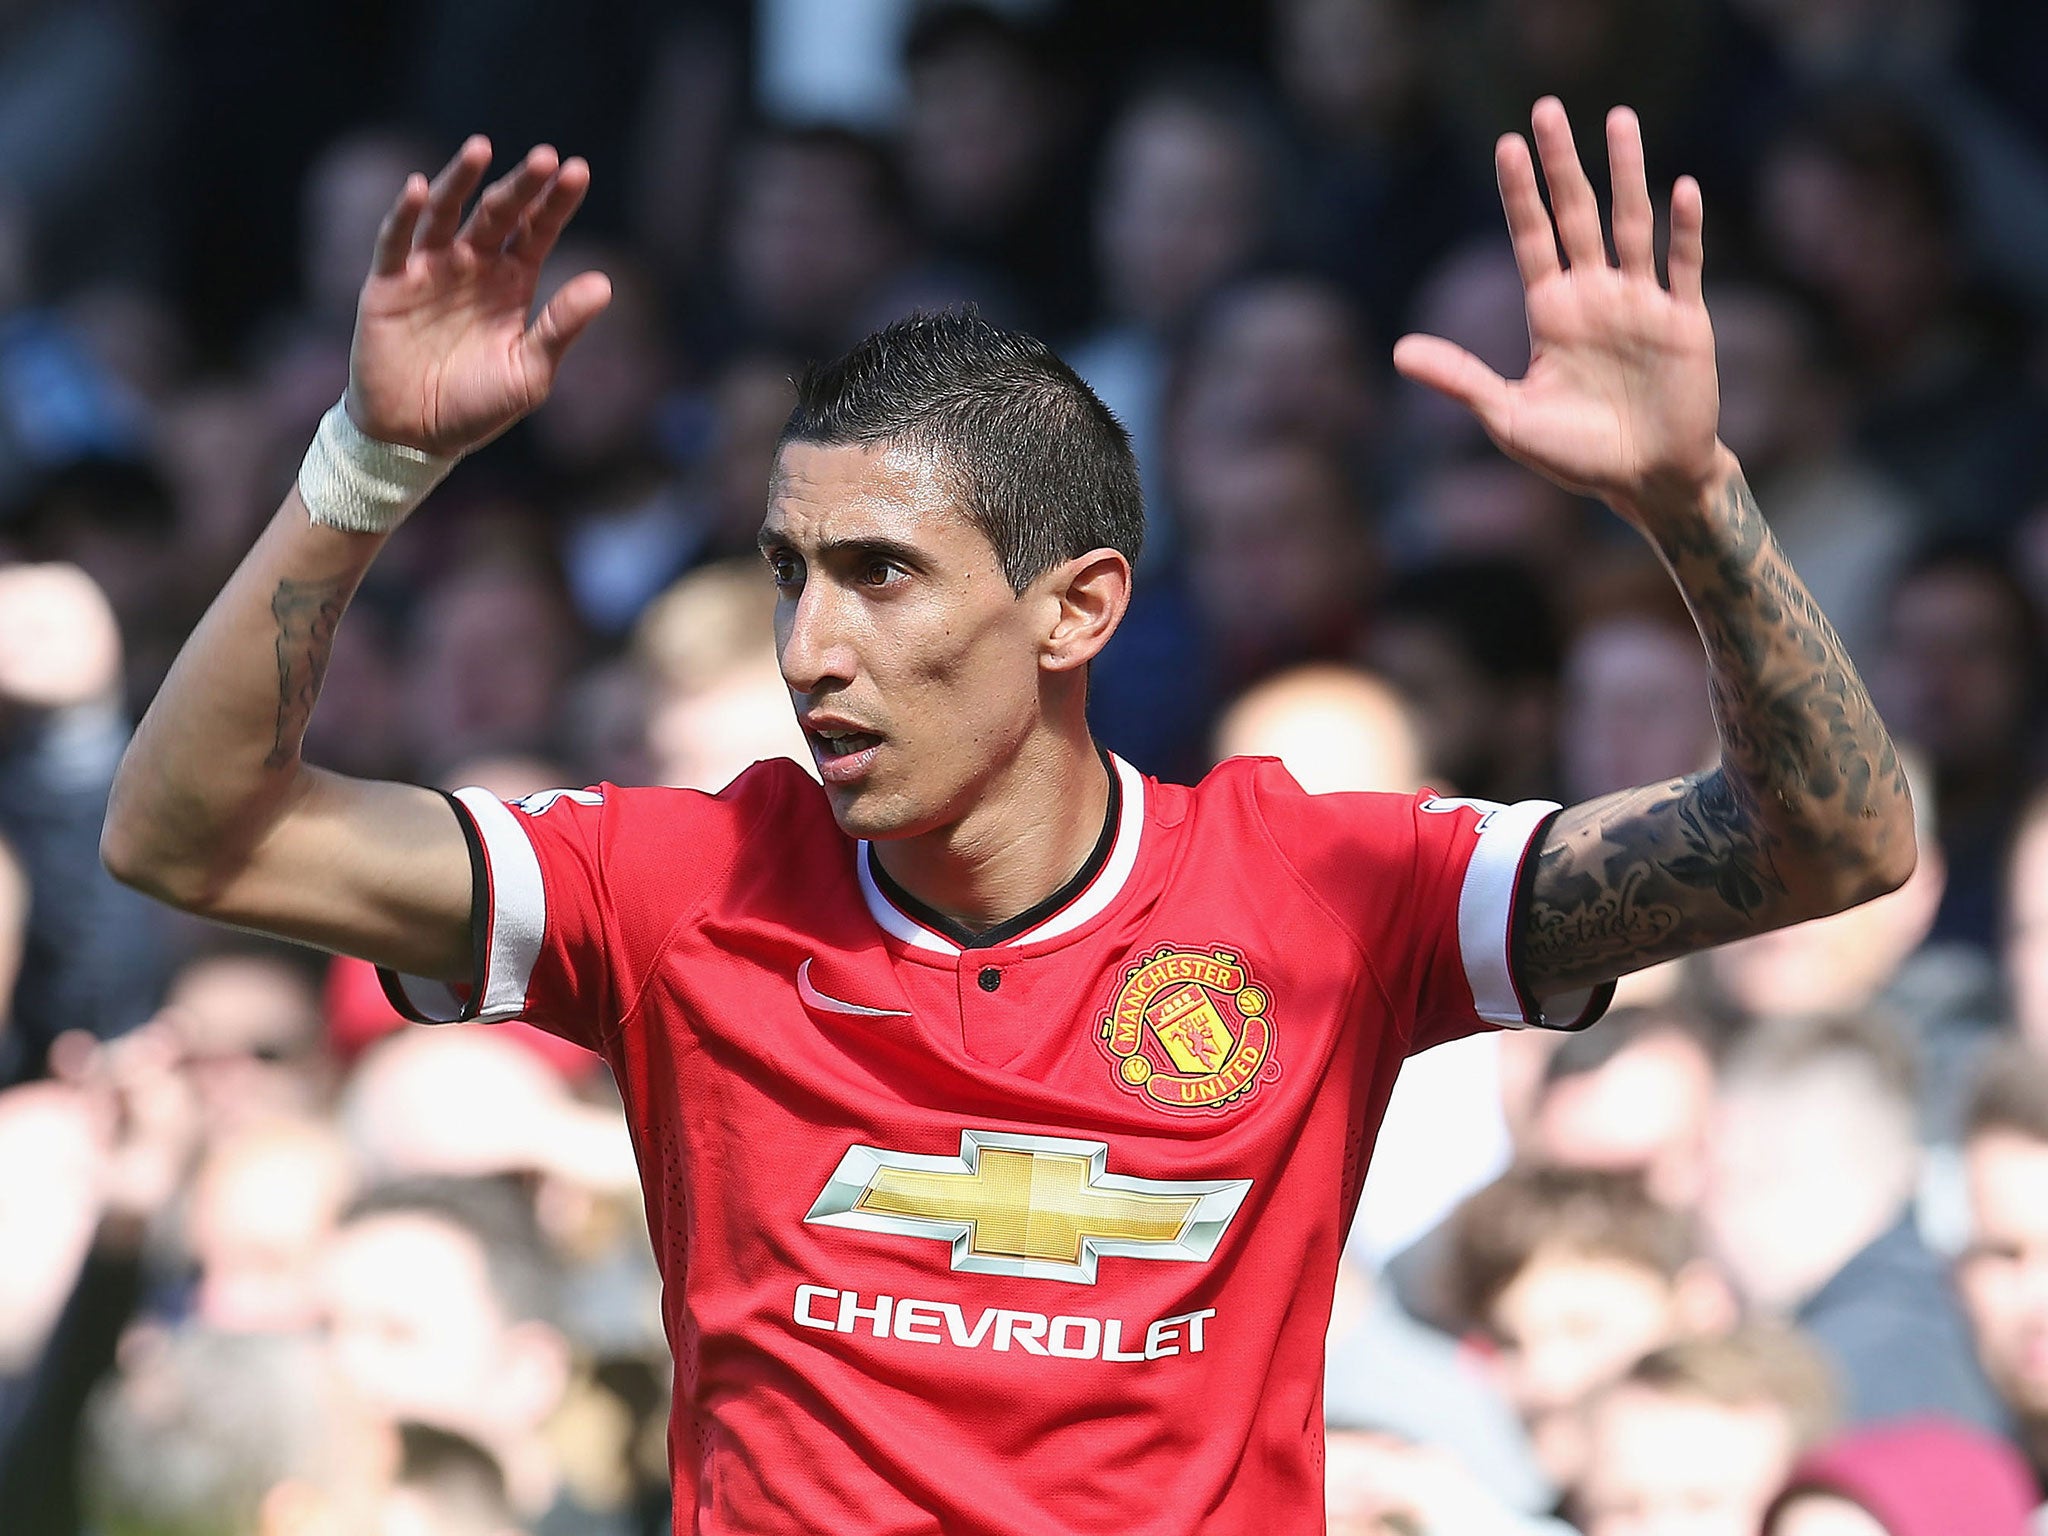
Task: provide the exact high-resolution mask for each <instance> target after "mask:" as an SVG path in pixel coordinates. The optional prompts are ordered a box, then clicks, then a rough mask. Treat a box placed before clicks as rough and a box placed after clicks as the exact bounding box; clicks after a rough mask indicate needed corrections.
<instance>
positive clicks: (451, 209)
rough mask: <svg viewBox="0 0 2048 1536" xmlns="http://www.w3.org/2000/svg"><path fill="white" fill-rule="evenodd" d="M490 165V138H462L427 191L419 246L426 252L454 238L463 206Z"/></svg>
mask: <svg viewBox="0 0 2048 1536" xmlns="http://www.w3.org/2000/svg"><path fill="white" fill-rule="evenodd" d="M490 168H491V141H490V140H489V139H487V138H485V137H484V136H483V135H482V134H480V133H473V134H471V135H470V136H469V137H468V138H467V139H465V140H463V141H462V148H460V149H458V150H457V151H456V152H455V158H454V159H453V160H450V161H449V162H448V163H447V164H446V165H444V166H442V167H441V174H440V175H438V176H436V177H435V178H434V184H433V186H432V187H430V188H429V189H428V192H427V210H426V218H425V219H424V220H422V221H421V224H420V232H419V248H420V249H421V250H423V251H429V250H433V249H435V248H436V247H437V246H444V245H446V244H447V243H448V242H449V241H450V240H452V239H454V238H455V226H456V225H457V224H459V223H461V221H462V205H463V204H464V203H466V202H468V201H469V194H470V193H472V192H474V191H475V190H476V189H477V183H479V182H480V181H482V180H483V179H484V172H485V171H487V170H489V169H490Z"/></svg>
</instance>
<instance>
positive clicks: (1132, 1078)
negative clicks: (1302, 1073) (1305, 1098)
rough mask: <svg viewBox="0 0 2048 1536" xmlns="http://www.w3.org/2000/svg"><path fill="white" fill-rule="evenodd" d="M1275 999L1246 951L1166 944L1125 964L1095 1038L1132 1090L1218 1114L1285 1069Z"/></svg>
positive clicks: (1184, 1109) (1185, 1109)
mask: <svg viewBox="0 0 2048 1536" xmlns="http://www.w3.org/2000/svg"><path fill="white" fill-rule="evenodd" d="M1271 1001H1272V999H1271V998H1270V997H1269V996H1268V995H1267V992H1266V990H1265V988H1263V987H1261V986H1259V985H1258V984H1257V983H1256V982H1255V981H1254V980H1253V979H1252V975H1251V972H1250V971H1249V970H1248V969H1247V968H1246V966H1245V963H1244V958H1243V956H1241V955H1238V954H1236V953H1234V952H1232V951H1230V950H1227V949H1193V948H1181V947H1178V946H1176V945H1172V944H1168V945H1164V946H1162V947H1161V948H1159V949H1156V950H1154V951H1153V952H1152V953H1151V954H1149V955H1146V956H1144V957H1143V958H1142V959H1140V960H1138V961H1137V962H1136V963H1134V964H1132V965H1130V966H1127V967H1126V968H1125V970H1124V976H1123V983H1122V985H1121V986H1120V987H1119V988H1118V989H1117V994H1116V1001H1115V1002H1113V1003H1112V1004H1111V1005H1110V1008H1109V1011H1108V1012H1107V1013H1105V1014H1104V1015H1103V1016H1102V1018H1101V1021H1100V1028H1099V1029H1098V1031H1097V1037H1096V1038H1097V1039H1098V1041H1099V1042H1100V1043H1101V1045H1102V1048H1103V1049H1104V1050H1105V1051H1107V1052H1108V1053H1109V1056H1110V1059H1111V1060H1112V1061H1113V1062H1115V1063H1116V1071H1117V1081H1118V1082H1119V1083H1120V1084H1121V1085H1122V1086H1123V1087H1124V1089H1125V1090H1126V1091H1128V1092H1131V1093H1135V1094H1138V1095H1141V1096H1142V1097H1144V1098H1146V1099H1148V1100H1150V1101H1151V1102H1152V1103H1154V1104H1156V1105H1158V1106H1159V1107H1160V1108H1161V1109H1167V1110H1172V1111H1174V1112H1175V1113H1177V1114H1219V1113H1221V1112H1222V1111H1223V1110H1225V1109H1226V1108H1228V1107H1229V1106H1231V1105H1233V1104H1239V1103H1242V1102H1243V1101H1244V1100H1245V1099H1246V1098H1248V1097H1250V1096H1251V1095H1252V1094H1253V1093H1255V1092H1256V1091H1257V1090H1258V1086H1259V1084H1261V1083H1269V1082H1271V1081H1273V1079H1274V1078H1276V1077H1278V1076H1279V1075H1280V1063H1279V1062H1278V1061H1276V1060H1274V1058H1273V1041H1274V1031H1273V1021H1272V1019H1271V1018H1270V1016H1269V1015H1268V1012H1267V1010H1268V1007H1269V1006H1270V1004H1271Z"/></svg>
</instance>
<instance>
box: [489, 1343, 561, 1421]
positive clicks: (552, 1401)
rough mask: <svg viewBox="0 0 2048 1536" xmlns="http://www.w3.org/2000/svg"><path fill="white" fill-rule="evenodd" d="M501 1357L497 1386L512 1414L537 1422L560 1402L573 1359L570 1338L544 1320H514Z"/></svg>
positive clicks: (502, 1346) (559, 1404)
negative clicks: (501, 1371) (521, 1321)
mask: <svg viewBox="0 0 2048 1536" xmlns="http://www.w3.org/2000/svg"><path fill="white" fill-rule="evenodd" d="M500 1358H501V1361H502V1365H503V1374H502V1375H501V1377H500V1378H499V1380H500V1387H501V1390H502V1391H503V1392H504V1393H505V1394H506V1406H507V1407H508V1408H509V1409H510V1410H511V1416H512V1417H516V1418H517V1419H519V1420H520V1421H521V1422H522V1423H526V1424H536V1425H537V1424H539V1423H541V1422H542V1421H543V1420H545V1419H546V1418H548V1416H549V1415H551V1414H552V1413H553V1412H554V1411H555V1410H556V1409H557V1408H558V1407H560V1406H561V1403H562V1399H563V1397H564V1396H566V1395H567V1393H568V1390H569V1375H570V1371H571V1368H572V1363H571V1360H570V1350H569V1341H568V1340H567V1339H566V1338H564V1337H563V1336H562V1334H561V1333H560V1331H559V1330H557V1329H555V1328H554V1327H552V1326H551V1325H549V1324H547V1323H543V1322H536V1321H528V1322H523V1323H514V1324H513V1325H512V1326H511V1327H509V1328H507V1329H506V1330H505V1333H504V1337H503V1340H502V1343H501V1345H500Z"/></svg>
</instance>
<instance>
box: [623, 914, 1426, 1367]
mask: <svg viewBox="0 0 2048 1536" xmlns="http://www.w3.org/2000/svg"><path fill="white" fill-rule="evenodd" d="M1211 884H1212V882H1201V883H1199V884H1198V886H1197V888H1196V891H1195V893H1194V894H1193V895H1192V896H1189V895H1186V894H1181V895H1178V896H1176V893H1175V892H1174V891H1173V890H1172V889H1171V888H1170V887H1168V888H1162V889H1160V890H1157V891H1155V892H1151V893H1148V899H1139V900H1133V901H1131V902H1129V903H1126V904H1125V905H1124V906H1122V907H1121V908H1119V909H1117V910H1115V911H1113V912H1111V913H1110V914H1108V915H1107V916H1106V918H1105V920H1104V921H1103V922H1101V923H1099V924H1097V925H1095V926H1093V927H1092V928H1091V929H1090V930H1088V931H1087V932H1085V933H1082V934H1079V935H1076V936H1074V937H1072V938H1071V939H1070V940H1069V941H1067V942H1064V943H1059V944H1055V945H1046V946H1028V945H1027V946H1024V947H1021V948H1016V949H1010V948H997V949H988V950H968V951H966V952H964V953H961V954H957V955H945V954H937V953H931V952H926V951H920V950H918V949H916V948H914V947H911V946H906V945H902V944H897V943H890V942H885V940H884V938H883V936H881V935H880V934H878V932H877V931H876V927H875V924H874V922H873V920H872V919H871V917H870V916H869V914H868V912H867V911H866V910H865V908H863V907H862V906H860V905H859V903H858V899H857V898H855V899H852V900H837V901H831V900H827V901H820V900H819V899H818V893H817V892H812V893H810V899H809V901H808V902H807V903H806V904H805V906H804V907H803V908H802V909H801V910H793V909H792V910H789V911H787V913H786V918H787V920H785V921H777V920H776V918H777V917H782V916H784V915H785V914H783V913H778V912H777V911H776V909H775V908H774V907H773V906H771V905H768V904H766V903H763V902H761V901H758V900H754V901H749V902H747V903H746V904H745V905H744V907H743V908H741V910H744V911H745V912H746V913H747V916H746V917H745V918H744V919H743V920H739V921H734V922H730V923H726V922H721V921H719V920H718V919H717V918H716V916H715V915H714V916H713V917H712V918H711V919H710V920H708V921H706V922H705V923H704V924H702V925H701V927H700V928H699V929H698V930H697V931H695V932H694V933H693V934H692V935H691V936H690V938H689V940H688V941H687V943H686V944H685V945H683V946H682V947H680V948H679V949H678V951H677V953H676V954H675V955H674V956H673V958H672V962H671V963H670V964H668V965H667V966H665V967H664V969H663V970H662V971H661V972H660V973H659V974H657V976H656V977H655V978H654V979H653V981H652V982H651V983H650V990H651V991H652V992H654V994H655V995H653V996H650V997H649V998H647V999H644V1000H643V1003H642V1007H641V1014H642V1027H641V1029H640V1030H639V1031H637V1032H636V1034H637V1036H638V1038H639V1039H641V1040H643V1041H647V1042H648V1043H649V1044H650V1045H652V1044H654V1043H655V1042H662V1048H663V1049H665V1050H666V1051H667V1052H668V1053H670V1054H671V1057H672V1060H671V1062H670V1064H669V1065H668V1066H667V1067H666V1068H665V1069H664V1068H663V1067H661V1066H658V1065H655V1066H651V1067H650V1069H649V1070H648V1071H646V1073H645V1074H644V1075H641V1085H642V1087H641V1091H642V1092H645V1093H649V1094H656V1095H659V1094H663V1093H665V1092H666V1093H672V1094H673V1095H674V1099H673V1102H667V1103H663V1102H650V1103H646V1104H643V1105H638V1106H635V1111H636V1113H635V1118H636V1119H639V1120H641V1121H643V1123H644V1124H645V1125H646V1126H647V1130H646V1132H645V1135H646V1136H648V1137H650V1138H651V1139H652V1140H653V1141H655V1142H656V1143H657V1144H658V1147H659V1152H658V1155H657V1156H656V1157H654V1158H651V1159H650V1158H649V1156H648V1148H647V1147H646V1146H644V1145H643V1162H648V1163H650V1165H651V1169H658V1171H659V1178H660V1179H661V1180H662V1181H664V1182H666V1183H667V1184H669V1185H670V1186H672V1188H673V1193H674V1195H675V1198H676V1201H677V1206H676V1209H677V1214H679V1215H683V1214H685V1213H686V1222H687V1227H688V1230H689V1231H690V1232H691V1233H692V1234H693V1239H692V1241H691V1243H690V1245H689V1246H690V1248H691V1249H692V1250H693V1256H692V1258H691V1261H690V1263H691V1267H692V1269H693V1271H694V1273H693V1274H692V1277H691V1289H692V1292H693V1297H694V1301H693V1304H695V1305H697V1306H699V1307H700V1308H704V1309H709V1310H710V1311H711V1312H714V1313H715V1312H716V1311H718V1310H719V1309H720V1308H723V1307H726V1306H730V1307H731V1308H732V1309H733V1313H732V1316H731V1317H730V1318H729V1319H728V1320H727V1322H728V1324H729V1326H731V1327H732V1328H734V1329H736V1330H741V1331H744V1330H745V1329H746V1328H748V1327H749V1326H754V1327H762V1326H765V1327H770V1328H774V1329H776V1330H778V1331H784V1332H786V1330H787V1329H788V1328H789V1326H790V1325H791V1324H794V1325H795V1326H796V1327H798V1328H799V1329H804V1328H818V1327H825V1328H829V1329H831V1330H836V1331H840V1332H849V1331H850V1332H854V1333H859V1334H862V1336H863V1338H864V1339H865V1338H866V1337H867V1336H868V1335H871V1334H873V1333H874V1331H875V1329H876V1327H877V1326H878V1325H877V1323H876V1321H875V1317H874V1313H873V1308H874V1307H875V1306H876V1305H877V1303H876V1302H875V1301H874V1300H873V1298H875V1297H877V1296H882V1297H887V1298H891V1305H892V1307H893V1308H895V1309H896V1311H895V1314H894V1317H893V1319H890V1320H885V1321H883V1322H882V1323H881V1324H880V1325H879V1326H880V1328H881V1329H882V1331H883V1332H885V1333H887V1332H890V1331H891V1330H893V1329H895V1328H898V1327H901V1328H904V1329H907V1330H909V1333H908V1339H909V1340H912V1341H917V1342H925V1341H927V1340H928V1339H932V1338H936V1339H938V1340H940V1341H946V1340H952V1341H954V1342H956V1343H958V1342H960V1341H967V1342H966V1344H965V1345H964V1347H972V1348H976V1349H981V1350H989V1349H995V1348H996V1345H995V1344H994V1343H992V1342H991V1340H993V1339H996V1338H998V1337H1000V1334H999V1333H998V1334H993V1335H991V1334H977V1333H976V1331H975V1329H976V1326H977V1319H982V1318H989V1317H995V1316H997V1315H998V1314H1003V1313H1006V1312H1010V1313H1015V1314H1017V1315H1018V1316H1021V1317H1023V1318H1025V1319H1027V1320H1028V1319H1034V1318H1035V1319H1043V1320H1045V1321H1046V1324H1047V1326H1050V1325H1051V1323H1052V1322H1053V1321H1056V1320H1057V1319H1058V1318H1060V1317H1062V1316H1068V1317H1074V1318H1079V1319H1082V1321H1081V1322H1076V1323H1073V1324H1071V1325H1070V1326H1069V1327H1068V1329H1067V1335H1068V1337H1067V1340H1066V1342H1075V1341H1081V1340H1090V1341H1093V1342H1092V1344H1091V1347H1093V1348H1097V1349H1099V1348H1101V1347H1103V1346H1102V1342H1101V1341H1102V1340H1103V1339H1104V1338H1105V1337H1106V1338H1108V1339H1110V1340H1112V1341H1115V1340H1117V1339H1118V1338H1119V1337H1121V1338H1123V1339H1124V1340H1126V1341H1127V1340H1128V1338H1129V1337H1131V1336H1132V1333H1131V1330H1136V1331H1137V1334H1138V1335H1142V1334H1143V1333H1144V1332H1145V1331H1146V1330H1149V1329H1150V1328H1151V1327H1152V1325H1153V1324H1155V1323H1158V1322H1159V1320H1160V1319H1162V1318H1169V1317H1176V1316H1184V1315H1188V1314H1193V1313H1198V1312H1200V1311H1201V1310H1202V1308H1203V1306H1204V1304H1205V1303H1207V1302H1212V1301H1216V1300H1217V1299H1218V1297H1219V1296H1220V1291H1221V1289H1222V1287H1223V1282H1224V1278H1225V1276H1227V1275H1228V1274H1230V1273H1231V1272H1233V1270H1234V1269H1235V1268H1236V1262H1235V1261H1236V1260H1237V1258H1238V1257H1240V1256H1241V1255H1243V1254H1244V1253H1247V1252H1252V1251H1257V1252H1258V1253H1259V1254H1260V1258H1259V1262H1258V1263H1257V1264H1256V1265H1254V1266H1252V1267H1251V1268H1252V1271H1254V1272H1256V1273H1258V1274H1264V1275H1273V1276H1281V1277H1286V1276H1299V1275H1300V1274H1301V1273H1302V1269H1301V1267H1300V1266H1302V1265H1304V1264H1310V1263H1311V1262H1312V1261H1311V1258H1310V1255H1311V1253H1312V1252H1315V1253H1318V1254H1320V1255H1321V1257H1318V1258H1316V1259H1315V1260H1314V1261H1313V1263H1315V1264H1318V1265H1319V1264H1320V1263H1321V1262H1322V1261H1323V1258H1330V1259H1331V1260H1332V1261H1333V1253H1334V1244H1335V1243H1336V1242H1337V1241H1338V1237H1339V1233H1340V1231H1341V1211H1342V1210H1343V1209H1345V1208H1347V1206H1348V1201H1349V1199H1350V1198H1352V1197H1353V1196H1355V1187H1354V1186H1355V1175H1356V1174H1357V1172H1358V1171H1359V1170H1357V1168H1356V1166H1355V1165H1356V1164H1357V1163H1358V1162H1359V1161H1361V1156H1360V1151H1359V1147H1360V1143H1361V1139H1362V1136H1363V1132H1364V1129H1365V1125H1366V1122H1367V1121H1368V1120H1369V1119H1370V1118H1373V1117H1374V1111H1372V1110H1371V1108H1370V1106H1371V1102H1372V1100H1373V1099H1374V1097H1375V1094H1376V1093H1377V1092H1378V1088H1379V1078H1380V1077H1381V1075H1382V1074H1383V1073H1385V1074H1390V1073H1391V1063H1390V1062H1389V1061H1387V1060H1386V1059H1385V1058H1386V1057H1387V1056H1388V1050H1387V1049H1386V1042H1387V1040H1388V1039H1389V1038H1391V1034H1390V1030H1389V1028H1388V1021H1387V1020H1386V1019H1385V1018H1384V1015H1383V1005H1382V1004H1381V1002H1380V1000H1379V994H1378V991H1377V988H1376V986H1375V985H1374V983H1373V981H1372V979H1371V976H1370V973H1369V972H1368V971H1367V970H1366V969H1365V968H1364V966H1363V965H1362V963H1361V961H1360V960H1359V958H1358V957H1357V955H1356V953H1355V950H1354V948H1353V947H1352V946H1351V945H1350V943H1349V941H1348V940H1346V939H1345V938H1344V937H1343V935H1342V934H1341V932H1340V931H1339V930H1338V929H1337V928H1336V927H1335V925H1334V924H1333V923H1332V922H1331V921H1330V920H1329V919H1328V917H1327V916H1326V915H1325V914H1323V913H1322V912H1321V911H1320V910H1319V909H1318V908H1316V907H1314V906H1313V905H1312V904H1308V903H1302V902H1299V901H1296V900H1292V899H1289V898H1290V896H1291V894H1292V893H1290V892H1288V891H1285V890H1279V889H1269V890H1267V891H1265V892H1263V893H1261V892H1257V891H1248V890H1244V889H1241V888H1239V889H1228V890H1212V889H1211V888H1210V886H1211ZM1261 897H1263V899H1261ZM764 912H765V913H766V914H768V915H766V916H764ZM636 1075H639V1074H636ZM1388 1080H1389V1081H1390V1076H1389V1078H1388ZM630 1093H631V1090H629V1095H630ZM650 1193H652V1191H651V1192H650ZM1325 1250H1327V1252H1325ZM770 1277H772V1278H770ZM727 1282H733V1284H732V1285H728V1284H727ZM756 1287H759V1289H758V1290H757V1289H755V1288H756ZM1076 1287H1087V1288H1089V1291H1090V1292H1092V1299H1093V1304H1092V1306H1091V1305H1087V1304H1082V1303H1083V1302H1085V1301H1086V1299H1087V1298H1086V1297H1085V1296H1083V1293H1079V1292H1077V1291H1076V1289H1075V1288H1076ZM1242 1288H1243V1287H1242V1285H1240V1287H1239V1289H1242ZM1112 1297H1113V1298H1115V1301H1114V1304H1113V1305H1112V1304H1109V1303H1110V1298H1112ZM848 1298H866V1299H865V1300H850V1299H848ZM906 1300H908V1301H909V1302H910V1303H911V1305H912V1306H913V1308H914V1309H915V1308H917V1307H918V1306H920V1305H924V1306H926V1308H927V1309H926V1310H925V1311H922V1312H918V1311H915V1310H914V1311H913V1313H912V1318H913V1321H911V1322H908V1323H905V1322H903V1321H902V1318H903V1314H902V1312H901V1310H900V1309H901V1306H902V1304H903V1303H904V1302H905V1301H906ZM863 1307H865V1308H867V1309H868V1310H866V1311H865V1312H863V1311H859V1310H858V1309H860V1308H863ZM930 1308H937V1309H939V1310H938V1311H931V1310H929V1309H930ZM842 1312H844V1315H842ZM935 1318H936V1319H939V1320H940V1321H938V1322H934V1319H935ZM1091 1318H1092V1319H1094V1320H1095V1322H1092V1323H1091V1322H1089V1321H1087V1320H1088V1319H1091ZM750 1320H751V1321H750ZM700 1321H701V1322H703V1323H705V1324H707V1325H709V1326H710V1327H711V1328H712V1329H713V1330H714V1331H716V1329H717V1328H718V1327H719V1323H718V1321H717V1319H716V1318H715V1317H713V1316H704V1317H702V1318H700ZM1098 1323H1099V1325H1100V1326H1099V1327H1097V1326H1096V1325H1097V1324H1098ZM842 1325H844V1326H842ZM956 1325H957V1326H956ZM1112 1325H1115V1326H1114V1327H1112ZM1198 1332H1199V1330H1198ZM897 1342H901V1341H897ZM1048 1342H1049V1341H1048ZM1168 1342H1170V1341H1168V1340H1165V1339H1163V1338H1162V1339H1156V1340H1155V1344H1156V1345H1157V1346H1158V1347H1159V1348H1160V1349H1164V1348H1165V1347H1166V1344H1167V1343H1168ZM1188 1342H1189V1341H1188V1340H1186V1339H1183V1340H1182V1343H1183V1345H1185V1344H1187V1343H1188ZM1202 1342H1203V1344H1204V1345H1205V1347H1206V1345H1207V1342H1208V1341H1207V1339H1206V1338H1205V1339H1204V1340H1203V1341H1202ZM1117 1347H1121V1348H1123V1349H1125V1351H1126V1353H1128V1349H1129V1346H1128V1343H1127V1342H1125V1343H1124V1344H1122V1345H1119V1346H1117ZM999 1352H1000V1351H999ZM1018 1352H1019V1353H1020V1354H1022V1355H1027V1356H1028V1355H1029V1353H1030V1351H1029V1349H1028V1348H1024V1347H1022V1346H1020V1348H1019V1351H1018Z"/></svg>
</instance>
